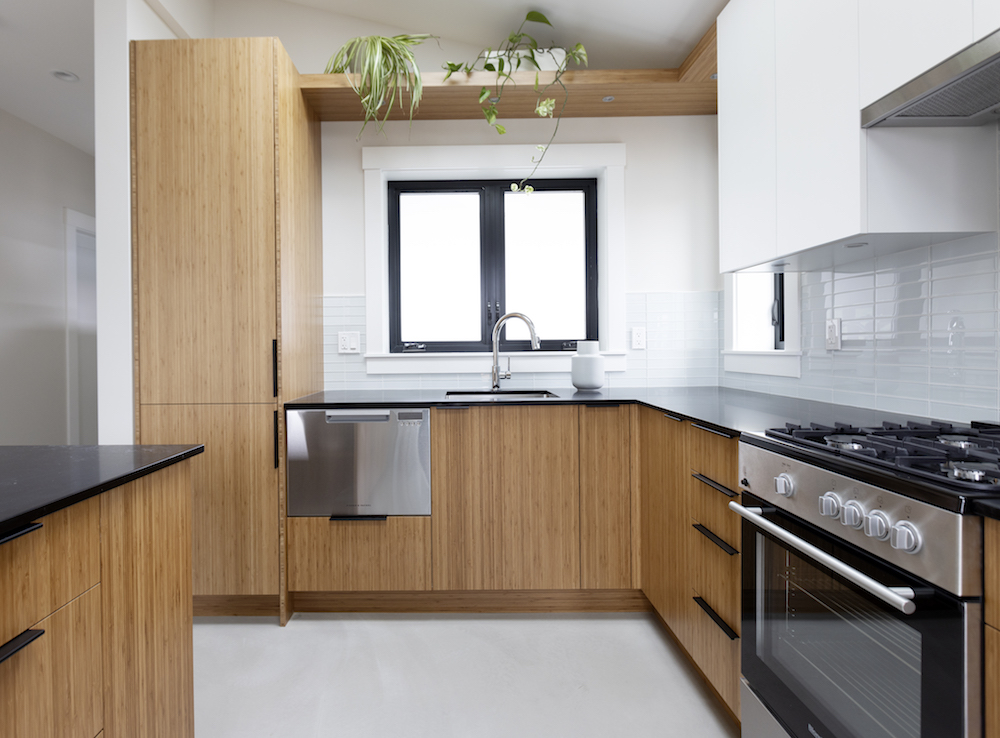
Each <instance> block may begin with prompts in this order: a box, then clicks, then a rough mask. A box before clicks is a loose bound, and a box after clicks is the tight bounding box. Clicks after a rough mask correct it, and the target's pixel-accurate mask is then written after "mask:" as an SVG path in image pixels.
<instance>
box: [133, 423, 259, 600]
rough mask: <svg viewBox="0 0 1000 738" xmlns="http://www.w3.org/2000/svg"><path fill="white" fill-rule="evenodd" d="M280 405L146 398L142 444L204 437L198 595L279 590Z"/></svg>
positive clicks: (196, 520) (196, 540) (196, 539)
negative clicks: (156, 402)
mask: <svg viewBox="0 0 1000 738" xmlns="http://www.w3.org/2000/svg"><path fill="white" fill-rule="evenodd" d="M274 418H275V415H274V406H273V405H145V406H143V407H142V408H141V410H140V431H139V432H140V437H141V442H142V443H154V444H159V443H163V444H172V443H203V444H205V453H203V454H200V455H198V456H196V457H195V458H194V459H193V460H192V463H193V469H194V498H193V516H192V517H193V520H192V531H191V532H192V557H193V568H194V594H195V595H224V594H225V595H231V594H241V595H273V594H277V593H278V470H277V469H276V468H275V457H274V455H275V440H274V433H275V429H274Z"/></svg>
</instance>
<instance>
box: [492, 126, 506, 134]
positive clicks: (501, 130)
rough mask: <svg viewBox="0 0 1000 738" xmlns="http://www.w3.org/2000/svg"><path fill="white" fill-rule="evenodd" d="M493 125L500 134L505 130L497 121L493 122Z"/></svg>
mask: <svg viewBox="0 0 1000 738" xmlns="http://www.w3.org/2000/svg"><path fill="white" fill-rule="evenodd" d="M493 127H494V128H496V129H497V133H499V134H500V135H501V136H502V135H503V134H505V133H506V132H507V129H506V128H504V127H503V126H502V125H500V124H499V123H494V124H493Z"/></svg>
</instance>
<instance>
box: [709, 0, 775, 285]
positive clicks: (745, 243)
mask: <svg viewBox="0 0 1000 738" xmlns="http://www.w3.org/2000/svg"><path fill="white" fill-rule="evenodd" d="M717 28H718V65H719V90H718V95H719V270H720V271H723V272H731V271H735V270H737V269H741V268H743V267H747V266H752V265H754V264H760V263H761V262H765V261H769V260H771V259H773V258H774V257H775V255H776V254H777V251H776V244H775V240H776V233H777V221H776V218H777V213H776V207H777V206H776V199H775V198H776V187H777V183H776V179H775V177H776V166H777V164H776V145H777V141H776V139H775V136H776V125H777V120H776V118H775V86H774V85H775V80H774V73H775V67H774V64H775V57H774V0H733V1H732V2H730V3H729V4H728V5H727V6H726V7H725V8H724V9H723V11H722V13H721V14H720V15H719V20H718V26H717Z"/></svg>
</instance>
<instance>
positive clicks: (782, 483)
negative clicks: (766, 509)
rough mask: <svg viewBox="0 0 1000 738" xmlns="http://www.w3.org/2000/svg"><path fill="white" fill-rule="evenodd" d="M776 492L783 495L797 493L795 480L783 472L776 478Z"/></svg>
mask: <svg viewBox="0 0 1000 738" xmlns="http://www.w3.org/2000/svg"><path fill="white" fill-rule="evenodd" d="M774 493H775V494H776V495H781V496H782V497H791V496H792V495H794V494H795V482H793V481H792V478H791V477H790V476H788V475H787V474H785V473H784V472H782V473H781V474H779V475H778V476H776V477H775V478H774Z"/></svg>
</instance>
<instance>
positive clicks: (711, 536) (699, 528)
mask: <svg viewBox="0 0 1000 738" xmlns="http://www.w3.org/2000/svg"><path fill="white" fill-rule="evenodd" d="M691 527H692V528H694V529H695V530H696V531H698V532H699V533H701V534H702V535H703V536H705V538H707V539H708V540H710V541H711V542H712V543H714V544H715V545H716V546H718V547H719V548H721V549H722V550H723V551H725V552H726V553H727V554H729V555H730V556H735V555H736V554H738V553H739V551H737V550H736V549H735V548H733V547H732V546H730V545H729V544H728V543H726V542H725V541H724V540H722V539H721V538H719V537H718V536H717V535H715V533H713V532H712V531H710V530H709V529H708V528H706V527H705V526H704V525H702V524H701V523H695V524H694V525H693V526H691Z"/></svg>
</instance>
